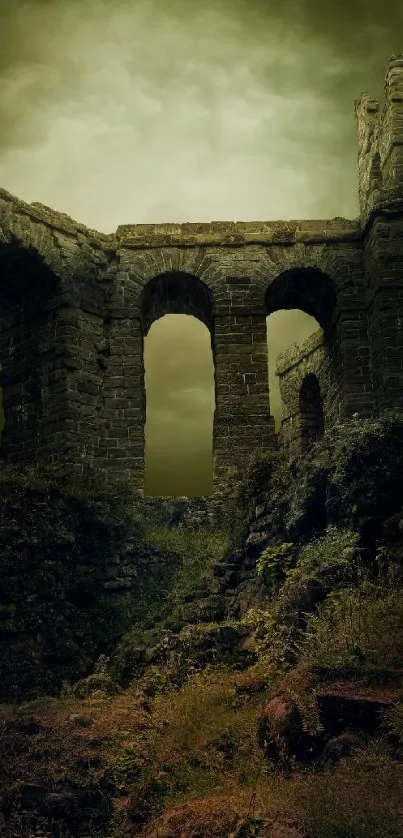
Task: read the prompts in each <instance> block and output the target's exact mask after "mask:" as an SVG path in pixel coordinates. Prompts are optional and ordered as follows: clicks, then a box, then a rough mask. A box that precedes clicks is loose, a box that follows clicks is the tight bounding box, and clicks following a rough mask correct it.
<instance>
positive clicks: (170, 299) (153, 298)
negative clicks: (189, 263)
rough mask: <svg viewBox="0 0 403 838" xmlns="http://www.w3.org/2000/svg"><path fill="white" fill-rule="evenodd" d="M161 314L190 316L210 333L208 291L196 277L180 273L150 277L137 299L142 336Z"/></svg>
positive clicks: (169, 272) (210, 318) (210, 319)
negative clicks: (139, 306) (195, 318)
mask: <svg viewBox="0 0 403 838" xmlns="http://www.w3.org/2000/svg"><path fill="white" fill-rule="evenodd" d="M164 314H191V315H193V317H197V318H198V319H199V320H201V321H202V323H204V324H205V325H206V326H207V328H208V329H209V330H210V332H211V330H212V325H213V300H212V294H211V291H210V289H209V288H208V287H207V285H206V284H205V283H204V282H203V281H202V280H201V279H199V278H198V277H196V276H192V275H191V274H188V273H185V272H183V271H167V272H165V273H161V274H158V275H157V276H155V277H153V278H152V279H151V280H150V281H149V282H148V283H147V285H146V286H145V288H144V290H143V294H142V299H141V320H142V325H143V334H144V336H145V335H147V333H148V331H149V329H150V326H151V325H152V323H153V322H154V320H158V318H160V317H163V316H164Z"/></svg>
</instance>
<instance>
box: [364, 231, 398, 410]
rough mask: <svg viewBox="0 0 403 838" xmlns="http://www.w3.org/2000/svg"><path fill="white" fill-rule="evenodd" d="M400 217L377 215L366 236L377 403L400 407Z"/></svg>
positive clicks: (372, 362)
mask: <svg viewBox="0 0 403 838" xmlns="http://www.w3.org/2000/svg"><path fill="white" fill-rule="evenodd" d="M402 241H403V217H402V216H401V215H400V216H399V215H395V216H389V217H385V218H379V217H378V218H376V219H375V220H374V222H373V224H372V225H371V229H370V231H369V233H368V235H367V239H366V246H365V250H366V262H367V271H368V279H369V287H370V304H369V323H370V342H371V366H372V373H373V381H374V391H375V399H376V406H377V409H378V411H379V410H382V409H383V408H391V409H394V408H395V409H398V410H401V409H403V249H402Z"/></svg>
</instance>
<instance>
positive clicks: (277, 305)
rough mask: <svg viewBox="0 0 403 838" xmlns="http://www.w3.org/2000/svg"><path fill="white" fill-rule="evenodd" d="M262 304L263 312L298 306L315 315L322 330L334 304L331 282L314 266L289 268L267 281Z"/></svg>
mask: <svg viewBox="0 0 403 838" xmlns="http://www.w3.org/2000/svg"><path fill="white" fill-rule="evenodd" d="M265 305H266V312H267V314H272V313H273V312H275V311H279V310H280V309H301V311H305V312H306V314H309V315H310V316H311V317H315V318H316V320H317V321H318V323H319V325H320V326H321V327H322V329H323V330H324V332H325V334H326V332H327V331H328V329H329V327H330V325H331V323H332V321H333V318H334V315H335V311H336V307H337V294H336V288H335V283H334V281H333V280H332V279H331V277H330V276H329V275H328V274H327V273H324V272H323V271H321V270H319V269H318V268H312V267H301V268H297V267H295V268H290V269H288V270H284V271H282V272H281V273H280V274H278V276H276V277H275V279H274V280H273V281H272V282H271V283H270V285H269V287H268V288H267V291H266V296H265Z"/></svg>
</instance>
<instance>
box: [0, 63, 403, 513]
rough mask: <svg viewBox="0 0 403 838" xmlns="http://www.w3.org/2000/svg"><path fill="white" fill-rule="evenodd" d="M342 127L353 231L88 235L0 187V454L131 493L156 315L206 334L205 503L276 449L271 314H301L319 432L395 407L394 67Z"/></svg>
mask: <svg viewBox="0 0 403 838" xmlns="http://www.w3.org/2000/svg"><path fill="white" fill-rule="evenodd" d="M356 113H357V119H358V137H359V161H358V169H359V194H360V206H361V216H360V218H359V219H357V220H353V221H350V220H347V219H343V218H334V219H330V220H314V221H287V222H285V221H267V222H264V221H262V222H211V223H210V224H157V225H152V224H137V225H130V224H129V225H123V226H121V227H119V228H118V229H117V231H116V233H113V234H110V235H102V234H100V233H97V232H96V231H94V230H90V229H87V228H86V227H85V226H84V225H82V224H78V223H76V222H75V221H73V220H72V219H70V218H68V217H67V216H66V215H64V214H62V213H57V212H54V211H53V210H50V209H49V208H48V207H44V206H42V205H40V204H25V203H24V202H23V201H20V200H18V199H16V198H14V197H13V196H12V195H10V194H9V193H7V192H5V191H4V190H0V330H1V335H2V346H3V356H2V364H3V387H4V409H5V432H4V441H3V446H2V456H3V457H4V458H5V459H8V460H13V461H21V462H22V461H27V460H37V459H46V460H50V461H53V462H60V463H62V464H63V465H64V466H65V467H66V468H67V469H68V470H71V472H72V473H76V474H80V475H85V477H86V479H87V480H88V481H89V482H90V483H91V482H92V483H95V484H99V483H101V482H106V483H108V482H109V481H111V480H114V481H115V480H117V481H119V482H120V483H122V484H124V485H126V486H130V487H131V488H132V489H133V490H134V491H137V492H139V493H141V492H142V490H143V479H144V423H145V415H146V393H145V388H144V363H143V342H144V337H145V335H146V334H147V332H148V330H149V328H150V326H151V324H152V323H153V322H154V321H155V320H156V319H157V318H159V317H161V316H163V315H164V314H166V313H169V312H173V313H184V314H192V315H194V316H196V317H198V318H199V319H200V320H202V322H204V323H205V324H206V325H207V327H208V328H209V330H210V333H211V343H212V350H213V358H214V366H215V401H216V409H215V417H214V438H213V494H215V495H216V496H217V497H218V496H221V495H223V493H224V494H225V493H226V492H227V491H231V489H232V488H233V487H234V485H235V484H236V482H237V481H238V480H239V478H240V476H241V474H242V472H243V470H244V468H245V466H246V464H247V462H248V460H249V458H250V456H251V454H253V453H254V451H255V450H256V449H257V448H262V449H265V450H267V449H270V448H274V447H275V446H276V444H277V440H276V435H275V433H274V424H273V418H272V416H271V413H270V402H269V393H268V376H267V343H266V317H267V315H268V314H270V313H271V312H273V311H277V310H279V309H295V308H300V309H301V310H303V311H305V312H306V313H307V314H310V315H312V316H314V317H316V319H317V321H318V323H319V325H320V326H321V328H322V329H323V335H324V337H323V347H322V349H319V347H317V348H316V349H315V351H314V350H312V352H309V353H308V355H309V358H308V360H306V361H304V362H303V363H305V365H308V366H309V365H310V364H311V365H313V367H315V369H313V368H312V370H309V372H310V374H312V375H315V376H317V378H318V383H319V385H320V389H321V392H322V395H323V405H324V423H325V425H327V426H329V425H331V424H332V423H333V422H335V421H336V420H337V419H338V418H341V417H343V416H348V415H351V414H352V413H354V412H358V413H360V414H361V415H364V416H365V415H371V413H373V412H374V411H377V410H379V409H381V408H383V407H384V406H386V405H387V406H390V407H397V408H401V407H402V406H403V405H402V401H403V395H402V394H403V387H402V384H403V326H402V324H403V308H402V306H403V292H402V290H401V286H402V275H403V246H402V241H403V58H401V57H400V58H399V57H398V58H396V57H392V58H391V59H390V61H389V64H388V68H387V75H386V95H385V105H384V108H383V110H382V112H381V111H380V108H379V105H378V104H377V103H376V102H375V100H373V99H371V98H370V97H369V96H368V94H365V95H363V96H361V98H360V100H358V101H357V103H356ZM315 353H316V354H315ZM319 357H320V358H321V360H320V362H319ZM273 360H274V359H273ZM308 361H309V363H308ZM294 366H295V365H294ZM294 366H293V367H292V369H291V367H290V369H289V371H288V372H287V370H286V369H285V370H284V371H283V373H282V378H283V385H282V386H283V391H284V410H285V416H284V428H283V430H284V435H285V438H286V440H291V439H294V437H295V433H296V432H294V430H292V428H293V429H294V428H295V427H296V420H295V418H294V417H295V416H296V415H297V413H296V412H295V410H296V398H297V394H296V393H294V395H293V394H292V393H291V385H292V382H293V380H294V379H295V382H296V384H299V383H300V381H299V378H298V376H297V374H296V371H295V369H294ZM308 366H307V369H308ZM301 369H302V367H301ZM293 370H294V371H293ZM307 374H308V373H307ZM298 375H299V373H298ZM296 376H297V377H296ZM298 398H299V395H298ZM287 444H288V442H287Z"/></svg>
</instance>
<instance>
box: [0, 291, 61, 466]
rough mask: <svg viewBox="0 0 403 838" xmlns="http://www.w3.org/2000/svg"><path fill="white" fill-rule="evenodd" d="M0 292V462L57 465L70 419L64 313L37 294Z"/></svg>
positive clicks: (44, 294)
mask: <svg viewBox="0 0 403 838" xmlns="http://www.w3.org/2000/svg"><path fill="white" fill-rule="evenodd" d="M55 284H56V282H55ZM10 285H12V283H11V282H10ZM44 285H45V283H44ZM2 290H3V293H2V299H1V311H0V331H1V343H2V358H1V361H2V374H1V378H2V387H3V409H4V419H5V427H4V431H3V434H2V444H1V457H2V459H4V460H5V461H7V462H18V463H22V464H23V463H27V462H35V461H39V460H44V461H46V462H55V461H56V459H57V451H58V446H59V444H60V441H61V439H65V436H66V430H67V428H66V422H67V421H68V417H69V407H68V393H67V372H66V369H65V343H64V332H63V311H59V310H58V309H57V308H56V307H53V303H52V298H51V294H50V296H49V295H48V294H46V293H45V292H43V298H41V295H40V293H39V291H38V289H36V293H35V292H34V291H32V292H31V295H30V291H29V289H28V288H26V287H25V289H24V293H23V292H21V294H16V293H14V292H15V289H13V288H11V290H10V289H9V293H8V291H7V288H6V289H2Z"/></svg>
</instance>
